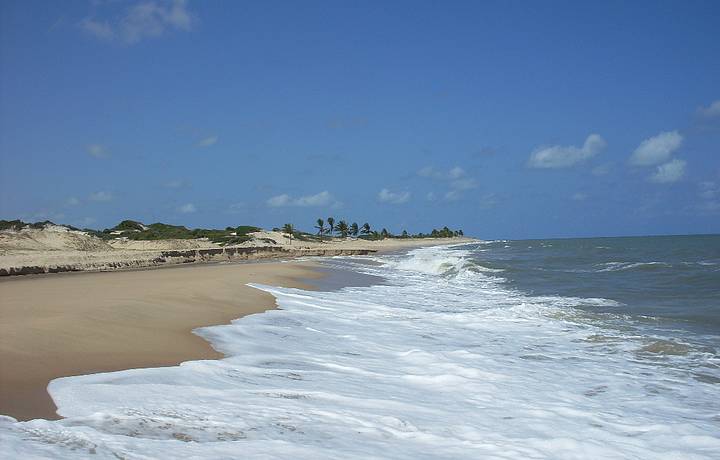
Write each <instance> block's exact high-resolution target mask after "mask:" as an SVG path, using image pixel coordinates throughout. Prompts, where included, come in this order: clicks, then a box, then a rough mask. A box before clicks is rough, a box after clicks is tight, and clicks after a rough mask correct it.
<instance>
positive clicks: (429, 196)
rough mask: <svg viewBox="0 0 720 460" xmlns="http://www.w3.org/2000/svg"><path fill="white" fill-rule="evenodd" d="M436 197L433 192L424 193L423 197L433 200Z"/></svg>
mask: <svg viewBox="0 0 720 460" xmlns="http://www.w3.org/2000/svg"><path fill="white" fill-rule="evenodd" d="M436 198H437V197H436V196H435V192H428V193H427V195H425V199H427V200H428V201H435V199H436Z"/></svg>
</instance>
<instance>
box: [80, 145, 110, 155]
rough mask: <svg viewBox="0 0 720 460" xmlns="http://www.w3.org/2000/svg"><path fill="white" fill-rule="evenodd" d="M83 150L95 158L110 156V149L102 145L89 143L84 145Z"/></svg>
mask: <svg viewBox="0 0 720 460" xmlns="http://www.w3.org/2000/svg"><path fill="white" fill-rule="evenodd" d="M85 151H86V152H87V153H88V154H89V155H91V156H94V157H95V158H107V157H109V156H110V151H109V150H108V149H107V147H105V146H104V145H100V144H90V145H87V146H85Z"/></svg>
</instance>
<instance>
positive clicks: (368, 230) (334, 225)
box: [282, 217, 464, 241]
mask: <svg viewBox="0 0 720 460" xmlns="http://www.w3.org/2000/svg"><path fill="white" fill-rule="evenodd" d="M315 224H316V225H314V228H315V230H316V231H317V232H316V233H315V235H316V236H317V237H318V238H319V239H320V241H322V240H323V238H324V237H329V238H332V237H333V235H336V236H339V237H341V238H347V237H348V236H352V237H354V238H362V239H368V240H382V239H385V238H453V237H458V236H463V235H464V234H463V231H462V230H450V229H449V228H448V227H447V226H445V227H443V228H441V229H433V230H432V231H431V232H430V233H416V234H410V233H408V232H407V230H403V231H402V233H401V234H400V235H394V234H392V233H391V232H389V231H388V230H387V229H385V228H383V229H382V230H380V231H377V230H373V229H372V227H370V224H369V223H367V222H365V223H364V224H362V225H358V224H357V222H353V223H348V222H347V221H345V220H340V221H337V222H336V221H335V218H334V217H328V218H327V220H325V219H322V218H318V220H317V221H315ZM282 232H283V233H285V234H286V235H288V236H289V237H290V238H292V237H293V236H295V237H299V238H300V239H302V237H303V236H307V235H310V234H309V233H304V232H298V231H297V230H296V229H295V226H294V225H293V224H290V223H288V224H285V225H283V227H282ZM291 241H292V239H291Z"/></svg>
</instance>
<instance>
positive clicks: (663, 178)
mask: <svg viewBox="0 0 720 460" xmlns="http://www.w3.org/2000/svg"><path fill="white" fill-rule="evenodd" d="M686 165H687V162H685V161H684V160H678V159H674V160H671V161H668V162H667V163H665V164H662V165H660V166H658V167H657V168H656V169H655V173H654V174H653V175H652V176H650V181H651V182H656V183H658V184H671V183H673V182H677V181H679V180H680V179H682V177H683V176H684V175H685V166H686Z"/></svg>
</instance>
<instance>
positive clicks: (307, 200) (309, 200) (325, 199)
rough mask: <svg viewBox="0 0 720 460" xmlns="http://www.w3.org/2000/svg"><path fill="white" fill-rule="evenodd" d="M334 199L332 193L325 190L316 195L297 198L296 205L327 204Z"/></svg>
mask: <svg viewBox="0 0 720 460" xmlns="http://www.w3.org/2000/svg"><path fill="white" fill-rule="evenodd" d="M331 201H332V195H330V193H329V192H328V191H327V190H325V191H323V192H320V193H317V194H315V195H307V196H301V197H300V198H298V199H296V200H295V206H327V205H328V204H330V202H331Z"/></svg>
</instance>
